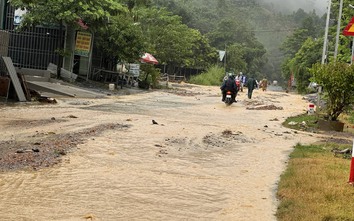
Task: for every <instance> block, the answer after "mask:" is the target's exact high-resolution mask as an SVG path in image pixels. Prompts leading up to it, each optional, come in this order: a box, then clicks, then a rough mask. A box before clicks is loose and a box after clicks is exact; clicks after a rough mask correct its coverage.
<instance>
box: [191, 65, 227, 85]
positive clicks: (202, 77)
mask: <svg viewBox="0 0 354 221" xmlns="http://www.w3.org/2000/svg"><path fill="white" fill-rule="evenodd" d="M224 76H225V70H224V68H221V67H219V66H213V67H210V68H209V69H208V70H207V71H206V72H203V73H201V74H199V75H195V76H191V78H190V79H189V83H192V84H198V85H208V86H220V85H221V83H222V80H223V78H224Z"/></svg>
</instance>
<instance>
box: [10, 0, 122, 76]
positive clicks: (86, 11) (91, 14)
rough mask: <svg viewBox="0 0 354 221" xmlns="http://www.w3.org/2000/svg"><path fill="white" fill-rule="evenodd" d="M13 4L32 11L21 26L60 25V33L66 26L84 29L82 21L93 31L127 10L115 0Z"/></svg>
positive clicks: (36, 0)
mask: <svg viewBox="0 0 354 221" xmlns="http://www.w3.org/2000/svg"><path fill="white" fill-rule="evenodd" d="M10 4H11V5H12V6H14V7H16V8H23V9H26V10H27V11H28V13H26V14H25V16H24V17H23V21H22V22H21V26H20V29H21V28H24V27H27V26H36V25H50V26H53V25H56V26H58V27H59V29H60V30H61V31H60V33H62V30H63V29H64V25H66V26H72V27H76V28H80V26H79V24H78V21H83V22H85V23H86V24H87V25H88V27H89V28H90V30H92V31H94V30H95V29H96V28H97V27H100V26H101V25H102V24H106V23H107V21H108V20H109V18H110V17H111V16H112V15H118V14H119V13H122V12H125V11H127V9H126V7H125V6H123V5H121V4H120V3H118V2H117V1H115V0H100V1H86V0H75V1H74V0H32V1H31V0H10ZM59 41H60V42H59V45H60V48H58V51H59V52H62V53H59V56H58V64H57V66H58V71H57V74H58V75H57V76H58V78H60V69H61V66H62V60H63V59H62V57H63V51H64V45H63V42H64V41H63V39H62V35H60V38H59Z"/></svg>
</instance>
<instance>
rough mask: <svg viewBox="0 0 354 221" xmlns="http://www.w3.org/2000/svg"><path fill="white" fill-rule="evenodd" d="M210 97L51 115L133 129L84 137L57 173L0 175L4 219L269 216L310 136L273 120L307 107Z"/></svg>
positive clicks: (115, 102)
mask: <svg viewBox="0 0 354 221" xmlns="http://www.w3.org/2000/svg"><path fill="white" fill-rule="evenodd" d="M199 90H200V89H199ZM214 93H217V92H215V91H213V90H211V91H210V89H209V90H207V91H206V92H205V94H204V95H198V96H189V97H182V96H177V95H171V94H165V93H160V92H154V93H149V94H144V95H140V96H137V95H134V96H127V97H124V98H119V99H112V100H106V101H100V102H93V103H92V105H90V106H80V105H78V106H71V105H69V104H68V102H67V103H65V102H64V103H63V104H62V106H65V107H66V108H57V109H51V110H50V111H51V114H52V115H53V114H54V113H57V114H60V112H63V111H64V112H65V113H68V112H70V111H72V112H75V113H76V114H77V115H79V116H82V118H84V120H82V121H83V122H81V124H82V123H86V124H89V123H90V122H91V121H92V122H91V123H94V122H95V123H97V121H100V122H118V123H122V122H124V123H126V124H129V125H131V127H129V129H128V130H124V131H121V130H117V131H107V132H105V133H104V134H102V135H100V136H99V137H94V138H88V139H87V141H86V142H85V143H84V144H82V145H80V146H79V147H78V149H77V150H75V151H73V152H72V153H70V154H69V155H67V156H65V157H64V159H63V163H62V164H60V165H57V166H55V167H53V168H45V169H42V170H39V171H20V172H12V173H3V174H0V195H1V198H0V217H1V218H0V220H36V221H37V220H275V216H274V213H275V209H276V199H275V195H274V193H275V188H276V183H277V180H278V178H279V175H280V174H281V172H282V171H283V170H284V168H285V165H286V164H285V162H286V160H287V156H288V154H289V153H290V151H291V147H292V146H293V145H294V144H296V143H297V142H302V141H308V140H311V139H310V138H309V137H307V136H305V135H299V134H294V133H291V132H289V131H288V130H287V129H285V128H282V127H281V126H280V122H274V121H271V122H270V121H269V120H270V119H274V118H275V117H277V118H282V117H285V116H288V115H291V114H294V113H296V112H301V111H302V107H303V106H304V104H302V102H301V100H300V99H299V98H297V97H284V96H279V95H278V94H277V95H274V96H273V95H272V94H271V93H268V94H267V95H257V94H256V96H255V98H254V99H257V98H258V99H260V98H261V96H263V97H264V96H268V100H270V101H272V100H273V101H277V103H276V105H282V104H283V103H282V102H284V103H285V100H286V102H289V100H291V102H293V103H294V102H295V103H296V102H298V104H299V105H300V107H294V106H291V107H290V106H289V107H286V105H289V103H287V104H284V107H285V110H284V111H277V112H276V111H268V112H267V111H258V112H255V111H253V112H251V111H249V110H246V109H245V104H244V103H242V102H239V103H237V104H234V105H233V106H231V107H229V108H226V107H225V106H224V105H223V104H222V103H220V102H219V99H220V98H219V97H217V96H211V95H213V94H214ZM242 96H243V95H242ZM241 98H242V97H241ZM282 99H284V101H283V100H282ZM301 105H302V106H301ZM68 108H71V109H68ZM28 111H31V110H28ZM32 111H33V112H35V111H36V109H35V108H34V109H33V110H32ZM41 111H43V113H39V114H42V115H43V114H44V113H48V110H45V109H42V110H41ZM37 112H38V110H37ZM152 119H154V120H156V121H157V122H158V123H159V124H157V125H155V124H152V123H151V120H152ZM76 123H78V122H76ZM78 125H80V124H79V123H78ZM265 125H266V126H267V127H265ZM58 127H60V125H59V126H58ZM33 130H36V128H34V129H33ZM51 130H53V128H51ZM58 130H59V129H58ZM284 131H286V132H287V133H284V134H283V132H284ZM8 133H9V132H8ZM14 133H15V132H14Z"/></svg>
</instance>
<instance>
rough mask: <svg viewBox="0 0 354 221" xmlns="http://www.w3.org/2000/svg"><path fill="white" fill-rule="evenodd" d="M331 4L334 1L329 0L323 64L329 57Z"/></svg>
mask: <svg viewBox="0 0 354 221" xmlns="http://www.w3.org/2000/svg"><path fill="white" fill-rule="evenodd" d="M331 6H332V1H331V0H329V1H328V7H327V9H328V11H327V19H326V29H325V36H324V41H323V52H322V62H321V63H322V64H324V63H325V60H326V58H327V45H328V28H329V18H330V14H331Z"/></svg>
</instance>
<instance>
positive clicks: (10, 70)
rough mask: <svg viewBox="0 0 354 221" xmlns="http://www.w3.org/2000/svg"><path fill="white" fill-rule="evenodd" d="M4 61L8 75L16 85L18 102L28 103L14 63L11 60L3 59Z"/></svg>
mask: <svg viewBox="0 0 354 221" xmlns="http://www.w3.org/2000/svg"><path fill="white" fill-rule="evenodd" d="M2 60H3V61H4V63H5V66H6V69H7V71H8V73H9V75H10V78H11V82H12V84H13V85H14V88H15V91H16V94H17V97H18V100H19V101H21V102H23V101H27V99H26V96H25V94H24V93H23V90H22V87H21V83H20V80H19V79H18V76H17V72H16V70H15V67H14V65H13V63H12V60H11V58H9V57H2Z"/></svg>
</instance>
